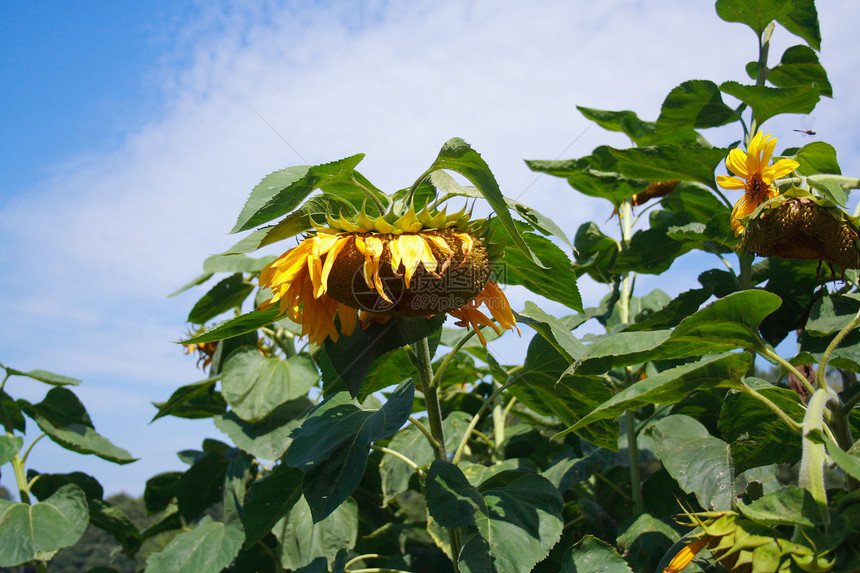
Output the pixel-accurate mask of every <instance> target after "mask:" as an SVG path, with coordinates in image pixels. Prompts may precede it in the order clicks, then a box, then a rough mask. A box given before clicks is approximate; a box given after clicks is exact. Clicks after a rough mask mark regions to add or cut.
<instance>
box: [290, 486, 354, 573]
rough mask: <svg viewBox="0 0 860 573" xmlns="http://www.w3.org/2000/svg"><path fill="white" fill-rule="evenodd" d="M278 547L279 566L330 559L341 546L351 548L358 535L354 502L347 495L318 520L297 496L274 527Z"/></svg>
mask: <svg viewBox="0 0 860 573" xmlns="http://www.w3.org/2000/svg"><path fill="white" fill-rule="evenodd" d="M274 533H275V537H276V538H277V539H278V543H279V544H280V550H281V566H282V567H284V568H285V569H293V570H295V569H298V568H300V567H304V566H305V565H308V564H309V563H311V562H312V561H314V560H315V559H317V558H319V557H324V558H325V559H327V560H328V561H329V562H331V561H333V560H334V559H335V557H336V556H337V554H338V552H339V551H340V550H342V549H352V548H353V547H355V541H356V538H357V537H358V504H356V503H355V501H354V500H353V499H347V500H346V501H345V502H344V503H342V504H340V506H338V508H337V509H335V510H334V511H333V512H332V513H331V515H329V516H328V517H326V518H325V519H324V520H322V521H320V522H315V521H314V520H313V518H312V513H311V509H310V507H309V506H308V504H307V502H306V501H305V499H304V498H300V499H299V500H298V501H297V502H296V504H295V505H294V506H293V508H292V509H291V510H290V513H289V514H288V515H287V516H285V517H283V518H282V519H281V520H280V521H279V522H278V523H277V524H276V525H275V527H274Z"/></svg>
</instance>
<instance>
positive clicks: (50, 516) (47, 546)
mask: <svg viewBox="0 0 860 573" xmlns="http://www.w3.org/2000/svg"><path fill="white" fill-rule="evenodd" d="M88 522H89V512H88V511H87V500H86V496H85V495H84V492H83V491H81V489H80V488H79V487H78V486H76V485H74V484H66V485H64V486H62V487H61V488H60V489H58V490H57V491H56V492H55V493H54V495H52V496H51V497H49V498H48V499H46V500H45V501H41V502H39V503H37V504H35V505H29V504H26V503H15V502H12V501H8V500H5V499H0V539H2V540H3V543H0V566H3V567H12V566H15V565H22V564H24V563H27V562H28V561H32V560H35V559H42V560H44V559H50V557H51V556H53V554H54V553H55V552H56V551H57V550H59V549H62V548H63V547H68V546H70V545H73V544H74V543H76V542H77V541H78V539H80V537H81V535H83V533H84V531H85V530H86V528H87V523H88Z"/></svg>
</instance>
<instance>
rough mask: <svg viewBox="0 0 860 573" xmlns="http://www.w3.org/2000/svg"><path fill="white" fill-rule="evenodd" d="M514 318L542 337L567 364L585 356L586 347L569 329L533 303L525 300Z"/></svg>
mask: <svg viewBox="0 0 860 573" xmlns="http://www.w3.org/2000/svg"><path fill="white" fill-rule="evenodd" d="M516 317H517V321H518V322H522V323H523V324H527V325H528V326H530V327H532V328H533V329H534V330H535V331H537V332H538V333H539V334H540V335H541V336H543V337H544V338H545V339H546V341H547V342H549V343H550V344H552V346H553V347H554V348H555V349H556V350H557V351H558V352H559V353H560V354H561V355H562V356H564V358H565V359H567V361H568V362H573V361H575V360H579V359H581V358H582V357H583V356H585V354H586V352H587V348H586V346H585V345H584V344H582V342H580V341H579V340H578V339H577V338H576V337H575V336H573V334H571V332H570V329H569V328H567V327H566V326H565V325H564V324H562V322H561V321H560V320H559V319H557V318H556V317H554V316H552V315H550V314H547V313H546V312H544V311H543V310H542V309H541V308H540V307H539V306H538V305H536V304H535V303H533V302H531V301H528V300H527V301H526V303H525V307H524V308H523V310H522V311H520V312H518V313H516Z"/></svg>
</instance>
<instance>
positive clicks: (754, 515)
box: [737, 485, 818, 527]
mask: <svg viewBox="0 0 860 573" xmlns="http://www.w3.org/2000/svg"><path fill="white" fill-rule="evenodd" d="M737 506H738V511H739V512H740V514H741V515H743V516H744V517H746V518H747V519H751V520H753V521H755V522H756V523H759V524H761V525H764V526H765V527H773V526H775V525H797V526H800V527H816V525H818V524H816V523H815V522H813V521H812V520H811V519H810V518H809V517H807V516H809V515H817V514H818V508H817V507H816V506H815V500H814V499H813V498H812V494H811V493H810V492H809V490H807V489H805V488H802V487H798V486H796V485H787V486H783V487H781V488H780V489H778V490H777V491H775V492H774V493H771V494H768V495H765V496H763V497H760V498H759V499H757V500H755V501H753V502H752V503H750V504H749V505H746V504H744V503H743V502H742V501H740V500H738V503H737Z"/></svg>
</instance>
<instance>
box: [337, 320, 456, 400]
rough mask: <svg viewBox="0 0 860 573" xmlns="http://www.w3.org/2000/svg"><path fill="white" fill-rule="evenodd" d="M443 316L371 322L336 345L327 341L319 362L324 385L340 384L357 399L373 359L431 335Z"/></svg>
mask: <svg viewBox="0 0 860 573" xmlns="http://www.w3.org/2000/svg"><path fill="white" fill-rule="evenodd" d="M445 316H446V315H444V314H437V315H436V316H434V317H433V318H432V319H430V320H427V319H426V318H424V317H423V316H416V317H409V318H399V317H394V318H392V319H390V320H389V321H388V322H386V323H385V324H379V323H378V322H373V323H371V324H370V326H369V327H367V328H363V329H356V330H355V332H353V334H352V335H351V336H341V337H340V338H339V339H338V341H337V342H332V340H331V339H330V338H328V339H326V341H325V345H324V346H323V349H324V353H323V355H322V358H321V360H320V367H321V370H322V375H323V382H324V383H325V385H326V387H327V388H331V387H334V386H333V385H334V384H337V383H338V381H341V382H342V383H343V384H344V387H345V388H346V389H347V390H349V392H350V394H351V395H352V396H357V395H358V393H359V391H360V390H361V387H362V384H363V383H364V379H365V376H366V374H367V371H368V370H369V369H370V367H371V365H372V364H373V361H374V360H376V359H377V358H378V357H380V356H382V355H383V354H385V353H386V352H389V351H391V350H394V349H395V348H400V347H401V346H405V345H406V344H412V343H413V342H416V341H418V340H420V339H421V338H424V337H426V336H429V335H431V334H432V333H433V332H435V331H437V330H438V329H439V328H440V327H441V326H442V323H443V322H445Z"/></svg>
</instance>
